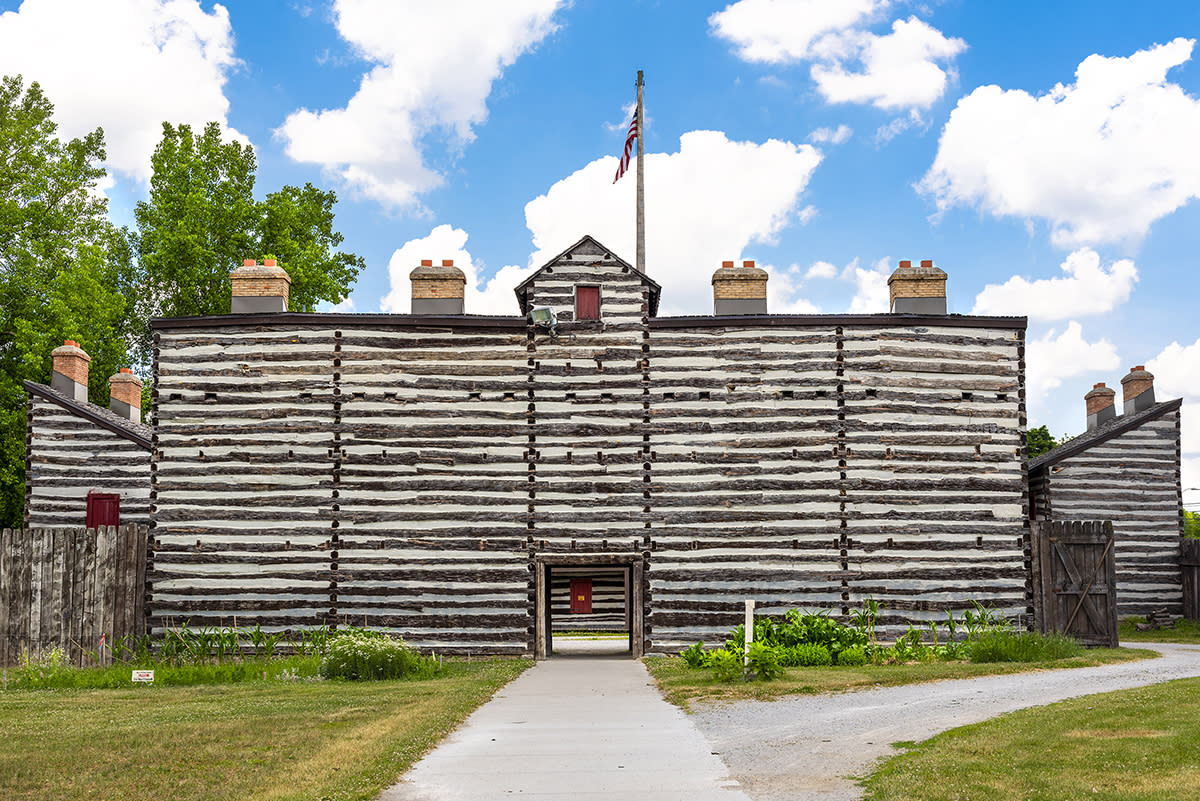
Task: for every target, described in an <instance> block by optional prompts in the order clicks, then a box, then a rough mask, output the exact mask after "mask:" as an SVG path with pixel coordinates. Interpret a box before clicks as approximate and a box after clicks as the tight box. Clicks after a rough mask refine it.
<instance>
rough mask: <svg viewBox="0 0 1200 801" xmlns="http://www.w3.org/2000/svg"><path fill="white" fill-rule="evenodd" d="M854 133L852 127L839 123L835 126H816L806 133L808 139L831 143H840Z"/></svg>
mask: <svg viewBox="0 0 1200 801" xmlns="http://www.w3.org/2000/svg"><path fill="white" fill-rule="evenodd" d="M853 134H854V129H853V128H851V127H850V126H849V125H839V126H838V127H836V128H818V129H816V130H815V131H813V132H812V133H810V134H809V135H808V141H810V142H817V143H818V144H820V143H822V142H828V143H829V144H831V145H840V144H841V143H842V142H845V141H846V140H847V139H849V138H850V137H851V136H852V135H853Z"/></svg>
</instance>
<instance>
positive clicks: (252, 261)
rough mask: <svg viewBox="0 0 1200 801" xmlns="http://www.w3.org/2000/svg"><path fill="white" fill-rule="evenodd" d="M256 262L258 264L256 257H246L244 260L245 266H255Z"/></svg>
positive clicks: (243, 264)
mask: <svg viewBox="0 0 1200 801" xmlns="http://www.w3.org/2000/svg"><path fill="white" fill-rule="evenodd" d="M255 264H257V262H255V261H254V259H244V260H243V261H242V266H243V267H253V266H254V265H255Z"/></svg>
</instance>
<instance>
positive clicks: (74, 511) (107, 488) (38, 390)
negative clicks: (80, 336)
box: [24, 340, 152, 528]
mask: <svg viewBox="0 0 1200 801" xmlns="http://www.w3.org/2000/svg"><path fill="white" fill-rule="evenodd" d="M52 357H53V365H54V366H53V368H52V372H51V379H50V385H49V386H47V385H45V384H38V383H35V382H32V381H26V382H25V392H26V394H27V396H28V398H29V406H28V416H27V426H26V440H25V446H26V447H25V475H26V480H25V513H24V524H25V526H26V527H30V528H36V527H60V526H87V527H88V528H94V527H97V526H115V525H119V524H120V523H148V522H149V519H150V450H151V437H152V432H151V430H150V426H148V425H144V424H143V423H142V381H141V379H139V378H138V377H137V376H135V375H134V374H133V373H132V371H130V370H129V369H128V368H122V369H121V370H120V371H119V372H117V373H116V374H114V375H113V376H111V377H110V378H109V386H110V390H111V392H110V401H109V408H104V407H102V406H98V405H97V404H94V403H91V402H89V400H88V368H89V364H90V362H91V357H90V356H88V354H87V353H86V352H85V351H84V350H83V349H82V348H80V347H79V343H77V342H75V341H73V340H67V341H66V342H64V343H63V345H62V346H61V347H59V348H55V350H54V351H53V353H52Z"/></svg>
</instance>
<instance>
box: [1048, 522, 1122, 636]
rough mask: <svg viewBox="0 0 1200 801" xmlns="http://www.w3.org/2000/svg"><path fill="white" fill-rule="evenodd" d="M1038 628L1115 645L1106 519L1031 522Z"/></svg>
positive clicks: (1114, 596)
mask: <svg viewBox="0 0 1200 801" xmlns="http://www.w3.org/2000/svg"><path fill="white" fill-rule="evenodd" d="M1030 529H1031V530H1030V536H1031V540H1032V541H1031V546H1032V547H1031V551H1032V557H1033V564H1032V570H1033V591H1034V613H1035V616H1036V618H1037V624H1038V630H1039V631H1041V632H1043V633H1050V632H1056V633H1059V634H1066V635H1069V636H1071V637H1074V638H1075V639H1077V640H1079V641H1080V642H1081V643H1083V644H1084V645H1103V646H1108V647H1110V648H1116V647H1117V642H1118V640H1117V579H1116V560H1115V559H1114V554H1113V526H1112V521H1110V520H1087V521H1072V520H1035V521H1032V522H1031V523H1030Z"/></svg>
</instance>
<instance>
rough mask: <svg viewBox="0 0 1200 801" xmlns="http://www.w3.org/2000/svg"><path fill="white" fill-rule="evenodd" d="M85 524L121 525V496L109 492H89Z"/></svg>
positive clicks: (93, 525) (89, 526) (88, 525)
mask: <svg viewBox="0 0 1200 801" xmlns="http://www.w3.org/2000/svg"><path fill="white" fill-rule="evenodd" d="M85 525H86V526H87V527H88V528H99V527H100V526H119V525H121V496H119V495H117V494H115V493H108V492H89V493H88V495H87V521H86V523H85Z"/></svg>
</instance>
